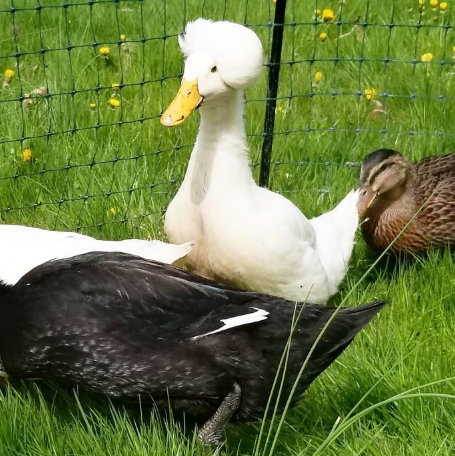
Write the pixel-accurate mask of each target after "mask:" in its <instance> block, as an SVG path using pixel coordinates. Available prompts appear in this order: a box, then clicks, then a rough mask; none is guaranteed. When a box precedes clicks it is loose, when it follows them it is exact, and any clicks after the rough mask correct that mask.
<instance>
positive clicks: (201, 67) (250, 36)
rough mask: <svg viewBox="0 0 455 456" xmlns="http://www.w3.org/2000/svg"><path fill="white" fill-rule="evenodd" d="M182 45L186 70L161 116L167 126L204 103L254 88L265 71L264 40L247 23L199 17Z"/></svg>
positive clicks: (184, 118)
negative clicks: (177, 88) (176, 91)
mask: <svg viewBox="0 0 455 456" xmlns="http://www.w3.org/2000/svg"><path fill="white" fill-rule="evenodd" d="M179 44H180V48H181V50H182V52H183V54H184V55H185V56H186V61H185V70H184V73H183V78H182V85H181V87H180V90H179V92H178V94H177V96H176V97H175V98H174V100H173V101H172V103H171V104H170V105H169V107H168V108H167V109H166V111H165V112H164V114H163V115H162V116H161V123H162V124H163V125H165V126H166V127H171V126H175V125H178V124H180V123H182V122H184V121H185V120H186V119H187V117H188V116H189V115H190V114H191V112H192V111H193V110H194V109H196V108H198V107H199V106H200V105H201V104H202V103H204V105H207V106H209V105H210V104H211V103H212V102H216V101H218V102H219V101H220V98H222V97H223V96H225V95H226V94H228V93H230V92H232V91H234V90H242V89H246V88H247V87H250V86H251V85H253V84H254V83H255V82H256V80H257V79H258V78H259V76H260V74H261V70H262V45H261V42H260V41H259V38H258V37H257V35H256V34H255V33H254V32H253V31H251V30H250V29H248V28H246V27H244V26H243V25H239V24H234V23H232V22H226V21H221V22H212V21H210V20H206V19H197V20H196V21H194V22H189V23H188V24H187V26H186V30H185V33H184V34H183V35H182V36H180V38H179Z"/></svg>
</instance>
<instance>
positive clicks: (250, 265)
mask: <svg viewBox="0 0 455 456" xmlns="http://www.w3.org/2000/svg"><path fill="white" fill-rule="evenodd" d="M180 46H181V48H182V50H183V52H184V53H185V54H186V56H187V60H186V62H185V71H184V75H183V80H182V86H181V88H180V91H179V93H178V95H177V97H176V98H175V100H174V102H173V103H172V104H171V105H170V106H169V108H168V109H167V110H166V112H165V113H164V114H163V116H162V118H161V122H162V123H163V125H166V126H173V125H177V124H179V123H181V122H183V121H184V120H185V119H186V118H187V117H188V115H189V114H190V113H191V111H192V110H193V109H194V108H196V107H198V106H200V108H201V109H200V112H201V126H200V130H199V134H198V137H197V140H196V145H195V147H194V150H193V152H192V155H191V159H190V162H189V165H188V169H187V172H186V175H185V178H184V181H183V183H182V185H181V187H180V189H179V191H178V193H177V195H176V196H175V198H174V199H173V201H172V202H171V204H170V205H169V207H168V210H167V213H166V220H165V230H166V233H167V235H168V237H169V239H170V240H171V242H177V243H181V242H186V241H189V240H194V241H195V245H194V248H193V250H192V252H191V253H190V254H189V255H188V256H187V257H186V262H187V264H188V266H189V267H191V268H192V269H193V270H194V271H196V272H197V273H199V274H201V275H204V276H206V277H210V278H214V279H216V280H219V281H222V282H227V283H230V284H234V285H237V286H240V287H242V288H245V289H249V290H255V291H260V292H262V293H269V294H273V295H277V296H282V297H284V298H287V299H290V300H294V301H304V300H309V301H312V302H317V303H324V302H326V301H327V299H328V298H329V297H330V296H331V295H333V294H334V293H335V292H336V291H337V289H338V286H339V284H340V282H341V281H342V280H343V277H344V276H345V274H346V271H347V268H348V263H349V260H350V257H351V253H352V249H353V246H354V236H355V232H356V229H357V226H358V215H357V208H356V204H357V199H358V194H357V192H351V193H350V194H349V195H348V196H347V197H346V198H345V199H344V200H343V201H342V202H341V203H340V204H339V205H338V206H337V207H336V208H335V209H334V210H333V211H331V212H329V213H327V214H324V215H322V216H321V217H318V218H315V219H313V220H308V219H307V218H306V217H305V216H304V215H303V214H302V212H300V210H299V209H298V208H297V207H296V206H294V204H292V203H291V202H290V201H289V200H287V199H286V198H284V197H283V196H281V195H278V194H276V193H273V192H271V191H269V190H266V189H263V188H260V187H258V186H257V185H256V183H255V182H254V179H253V176H252V173H251V169H250V167H249V163H248V152H247V150H248V148H247V142H246V134H245V125H244V120H243V110H244V97H243V89H244V88H246V87H248V86H250V85H252V84H253V83H254V82H255V81H256V80H257V78H258V77H259V75H260V73H261V68H262V45H261V43H260V41H259V39H258V38H257V36H256V35H255V34H254V33H253V32H252V31H251V30H248V29H247V28H245V27H242V26H240V25H238V24H233V23H229V22H211V21H206V20H204V19H198V20H197V21H195V22H192V23H189V24H188V26H187V28H186V33H185V35H184V36H183V37H182V38H181V39H180Z"/></svg>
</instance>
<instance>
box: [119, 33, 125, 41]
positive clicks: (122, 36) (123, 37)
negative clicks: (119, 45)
mask: <svg viewBox="0 0 455 456" xmlns="http://www.w3.org/2000/svg"><path fill="white" fill-rule="evenodd" d="M120 39H121V40H122V41H125V40H126V35H125V34H124V33H122V34H121V35H120Z"/></svg>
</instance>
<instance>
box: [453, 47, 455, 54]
mask: <svg viewBox="0 0 455 456" xmlns="http://www.w3.org/2000/svg"><path fill="white" fill-rule="evenodd" d="M452 51H453V53H454V54H455V46H454V47H453V48H452Z"/></svg>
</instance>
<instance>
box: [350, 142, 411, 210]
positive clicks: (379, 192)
mask: <svg viewBox="0 0 455 456" xmlns="http://www.w3.org/2000/svg"><path fill="white" fill-rule="evenodd" d="M408 170H409V163H408V162H407V161H406V159H405V158H404V157H403V156H402V155H401V154H400V153H399V152H397V151H395V150H391V149H379V150H376V151H375V152H372V153H371V154H369V155H368V156H367V157H366V158H365V159H364V161H363V163H362V169H361V172H360V196H359V201H358V203H357V209H358V211H359V215H360V217H361V218H366V217H367V216H368V212H369V211H372V210H374V209H375V208H376V207H377V206H380V205H387V204H389V203H391V202H392V201H395V200H396V199H397V198H399V197H400V196H401V195H402V194H403V193H404V191H405V190H406V181H407V178H408Z"/></svg>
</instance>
